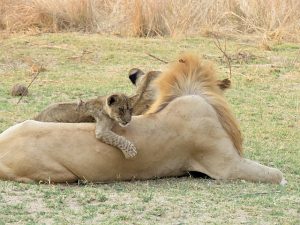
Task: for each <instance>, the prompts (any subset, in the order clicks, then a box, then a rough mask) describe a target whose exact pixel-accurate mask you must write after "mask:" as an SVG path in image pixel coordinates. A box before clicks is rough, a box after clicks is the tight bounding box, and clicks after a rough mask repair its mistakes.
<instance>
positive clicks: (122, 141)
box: [95, 120, 137, 159]
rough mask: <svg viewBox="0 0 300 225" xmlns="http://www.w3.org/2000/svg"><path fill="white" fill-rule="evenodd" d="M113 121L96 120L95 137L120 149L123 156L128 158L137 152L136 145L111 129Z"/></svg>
mask: <svg viewBox="0 0 300 225" xmlns="http://www.w3.org/2000/svg"><path fill="white" fill-rule="evenodd" d="M112 126H113V121H103V120H101V121H98V120H97V122H96V130H95V133H96V138H97V139H98V140H101V141H102V142H104V143H106V144H108V145H111V146H114V147H116V148H118V149H120V150H121V151H122V152H123V154H124V156H125V158H126V159H129V158H132V157H134V156H135V155H136V154H137V151H136V147H135V146H134V145H133V144H132V143H131V142H130V141H129V140H127V139H126V138H125V137H122V136H120V135H117V134H116V133H114V132H113V131H111V129H112Z"/></svg>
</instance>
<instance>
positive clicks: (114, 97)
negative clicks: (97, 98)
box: [106, 95, 118, 106]
mask: <svg viewBox="0 0 300 225" xmlns="http://www.w3.org/2000/svg"><path fill="white" fill-rule="evenodd" d="M117 99H118V95H111V96H109V97H108V98H107V100H106V103H107V105H108V106H112V105H113V104H114V103H115V102H116V101H117Z"/></svg>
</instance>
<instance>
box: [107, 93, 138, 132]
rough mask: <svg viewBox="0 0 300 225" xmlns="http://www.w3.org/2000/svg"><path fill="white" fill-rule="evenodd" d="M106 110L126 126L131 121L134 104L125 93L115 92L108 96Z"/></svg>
mask: <svg viewBox="0 0 300 225" xmlns="http://www.w3.org/2000/svg"><path fill="white" fill-rule="evenodd" d="M104 109H105V112H106V113H107V115H108V116H109V117H110V118H112V119H113V120H115V121H116V122H118V123H119V124H120V125H121V126H126V125H127V124H128V123H129V122H130V121H131V116H132V104H131V101H130V99H129V97H127V96H126V95H124V94H113V95H110V96H108V97H107V98H106V103H105V107H104Z"/></svg>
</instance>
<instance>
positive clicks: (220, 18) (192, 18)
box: [0, 0, 300, 42]
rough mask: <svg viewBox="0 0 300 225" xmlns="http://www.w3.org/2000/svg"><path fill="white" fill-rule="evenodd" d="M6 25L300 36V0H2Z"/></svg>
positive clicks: (1, 19) (0, 13)
mask: <svg viewBox="0 0 300 225" xmlns="http://www.w3.org/2000/svg"><path fill="white" fill-rule="evenodd" d="M0 29H2V30H7V31H10V32H19V31H32V30H33V31H39V32H59V31H74V30H75V31H88V32H100V33H106V34H119V35H125V36H156V35H159V36H182V35H197V34H201V35H206V36H209V35H212V34H216V33H217V34H221V35H224V34H226V35H236V34H246V35H249V34H252V35H256V36H259V37H260V38H262V40H263V42H265V41H268V40H279V41H280V40H288V41H300V32H299V31H300V1H299V0H263V1H262V0H252V1H247V0H0Z"/></svg>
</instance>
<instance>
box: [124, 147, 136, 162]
mask: <svg viewBox="0 0 300 225" xmlns="http://www.w3.org/2000/svg"><path fill="white" fill-rule="evenodd" d="M123 154H124V156H125V158H126V159H130V158H133V157H135V156H136V154H137V151H136V147H135V146H134V145H133V144H131V143H130V144H129V145H128V146H127V147H126V149H124V150H123Z"/></svg>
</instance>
